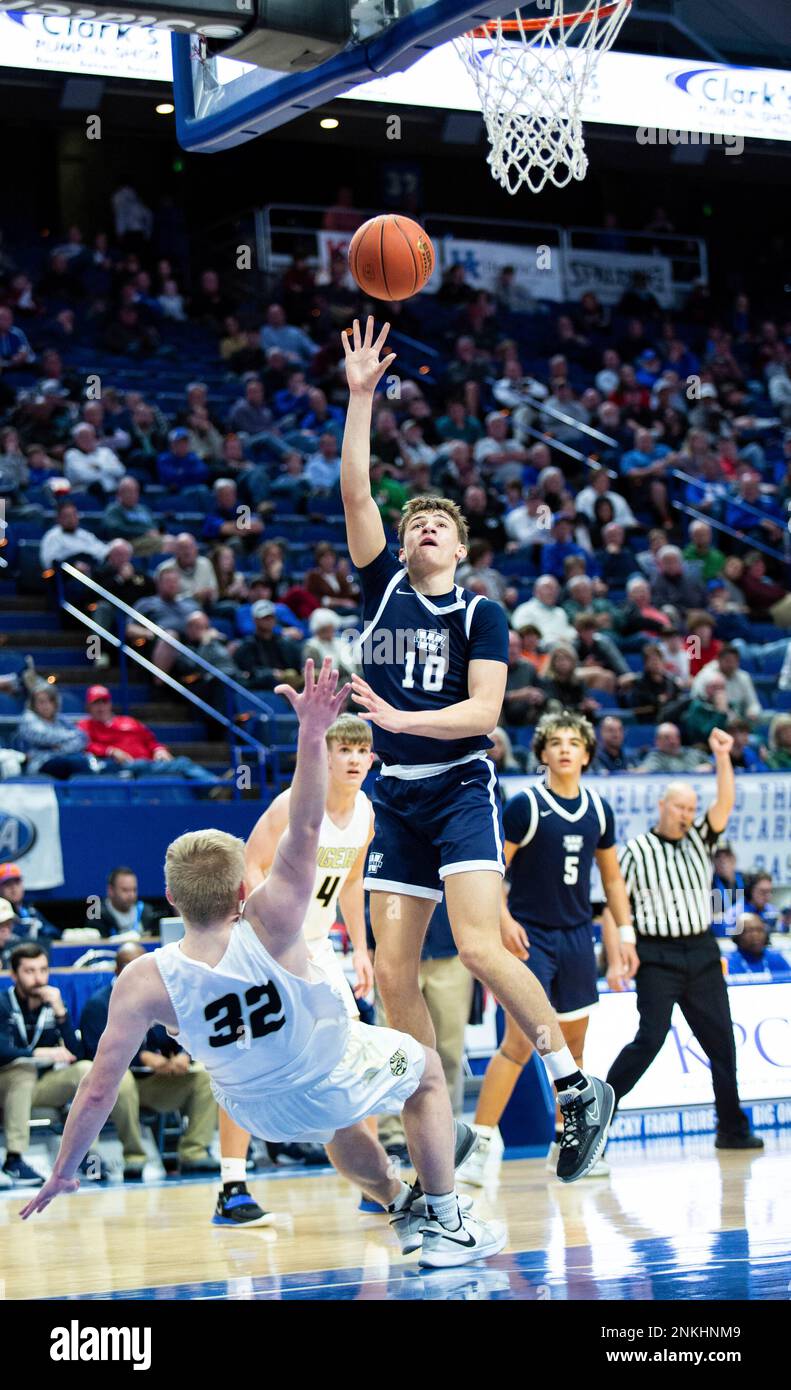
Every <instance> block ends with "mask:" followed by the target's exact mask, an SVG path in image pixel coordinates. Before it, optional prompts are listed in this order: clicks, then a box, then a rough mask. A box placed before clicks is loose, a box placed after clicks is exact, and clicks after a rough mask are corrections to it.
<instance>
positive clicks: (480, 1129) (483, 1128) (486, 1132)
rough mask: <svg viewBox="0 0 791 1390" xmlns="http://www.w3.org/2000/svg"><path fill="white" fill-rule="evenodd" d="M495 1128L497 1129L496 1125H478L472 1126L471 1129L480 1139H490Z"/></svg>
mask: <svg viewBox="0 0 791 1390" xmlns="http://www.w3.org/2000/svg"><path fill="white" fill-rule="evenodd" d="M496 1128H497V1125H479V1124H473V1129H474V1130H475V1133H476V1134H479V1135H480V1136H481V1138H482V1139H491V1137H492V1135H493V1134H494V1131H495V1130H496Z"/></svg>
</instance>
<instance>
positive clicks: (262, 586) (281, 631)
mask: <svg viewBox="0 0 791 1390" xmlns="http://www.w3.org/2000/svg"><path fill="white" fill-rule="evenodd" d="M247 592H248V602H247V603H240V604H239V605H238V607H237V609H236V618H235V621H236V631H237V632H238V634H239V636H240V637H250V636H251V635H252V634H253V633H254V632H255V622H254V619H253V604H255V603H258V601H259V599H269V601H270V602H272V601H273V597H272V595H273V590H272V585H271V583H270V582H269V580H268V579H261V578H256V579H251V580H250V584H249V585H248V591H247ZM307 632H308V624H307V623H303V622H300V620H299V618H298V617H297V615H296V613H293V612H292V610H291V609H290V608H289V607H288V604H286V603H278V602H276V601H275V636H276V637H281V636H283V637H289V638H291V640H292V641H295V642H301V641H302V638H303V637H306V636H307Z"/></svg>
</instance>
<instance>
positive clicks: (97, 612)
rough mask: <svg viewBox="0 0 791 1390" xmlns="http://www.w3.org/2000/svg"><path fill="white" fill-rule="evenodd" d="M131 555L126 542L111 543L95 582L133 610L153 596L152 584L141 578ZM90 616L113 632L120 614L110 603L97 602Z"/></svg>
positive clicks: (90, 593) (90, 594)
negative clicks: (145, 599) (141, 601)
mask: <svg viewBox="0 0 791 1390" xmlns="http://www.w3.org/2000/svg"><path fill="white" fill-rule="evenodd" d="M132 554H133V552H132V547H131V545H130V544H129V541H122V540H114V541H111V542H110V544H109V545H108V547H107V554H106V555H105V558H104V564H103V565H100V566H99V568H98V569H97V571H96V580H97V583H99V584H101V586H102V588H103V589H106V590H107V591H108V593H110V594H113V596H114V597H115V598H118V599H120V600H121V602H122V603H125V604H127V605H128V607H130V608H136V607H137V605H138V603H139V602H140V600H141V599H143V598H147V597H148V596H149V595H151V594H153V593H154V581H153V580H152V579H151V578H149V576H148V575H147V574H141V573H140V572H139V571H138V570H136V569H135V567H134V565H133V563H132ZM87 601H88V602H91V603H92V602H93V594H92V592H91V591H88V595H87ZM93 616H94V618H95V619H96V621H97V623H99V624H100V625H101V626H102V627H104V628H110V629H111V630H115V628H116V626H117V620H118V618H119V617H120V613H119V610H118V609H117V608H116V607H115V606H114V605H113V604H112V603H110V602H109V600H107V599H99V600H98V602H97V604H96V607H95V609H94V613H93Z"/></svg>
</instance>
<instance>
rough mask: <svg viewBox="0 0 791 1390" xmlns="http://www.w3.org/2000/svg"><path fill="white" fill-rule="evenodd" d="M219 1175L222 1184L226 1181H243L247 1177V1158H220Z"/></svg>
mask: <svg viewBox="0 0 791 1390" xmlns="http://www.w3.org/2000/svg"><path fill="white" fill-rule="evenodd" d="M220 1177H221V1178H222V1181H223V1184H225V1183H227V1182H245V1180H246V1178H247V1159H246V1158H221V1159H220Z"/></svg>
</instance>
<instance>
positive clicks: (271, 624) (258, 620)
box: [234, 599, 302, 690]
mask: <svg viewBox="0 0 791 1390" xmlns="http://www.w3.org/2000/svg"><path fill="white" fill-rule="evenodd" d="M252 616H253V622H254V623H255V632H254V634H253V636H252V637H248V638H247V639H246V640H245V641H244V642H241V643H240V644H239V646H238V647H237V649H236V651H235V652H234V661H235V663H236V667H237V670H238V671H239V672H241V675H242V678H243V679H244V680H245V681H247V683H248V685H249V686H250V689H251V690H273V689H274V687H275V686H276V685H291V686H293V688H294V689H295V690H298V689H300V688H301V685H302V677H301V674H300V672H301V670H302V658H301V656H300V651H299V647H298V646H296V645H295V644H294V643H293V642H291V641H289V640H288V639H287V638H283V637H276V636H275V620H276V616H277V615H276V611H275V605H274V603H270V602H269V601H268V600H266V599H262V600H259V602H258V603H254V604H253V609H252Z"/></svg>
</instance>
